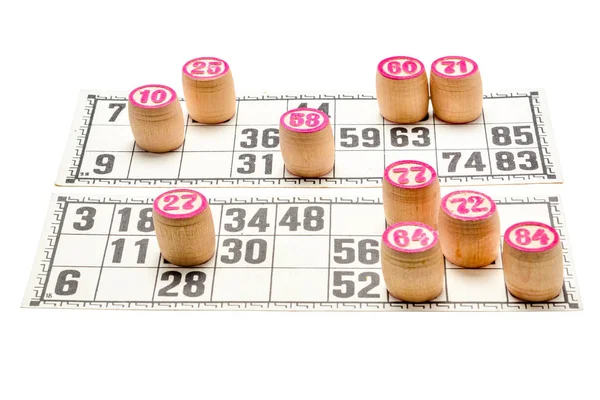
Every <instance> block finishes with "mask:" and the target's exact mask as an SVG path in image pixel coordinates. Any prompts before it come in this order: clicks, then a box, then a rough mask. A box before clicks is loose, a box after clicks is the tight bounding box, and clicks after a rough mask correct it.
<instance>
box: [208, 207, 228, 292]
mask: <svg viewBox="0 0 600 400" xmlns="http://www.w3.org/2000/svg"><path fill="white" fill-rule="evenodd" d="M224 208H225V207H221V212H220V213H219V229H218V232H217V238H216V240H217V244H218V243H220V242H221V226H222V225H223V209H224ZM218 259H219V246H217V248H216V250H215V265H214V267H213V280H212V282H211V285H210V301H212V299H213V295H214V293H215V281H216V280H217V260H218Z"/></svg>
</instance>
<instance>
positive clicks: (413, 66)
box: [377, 56, 425, 80]
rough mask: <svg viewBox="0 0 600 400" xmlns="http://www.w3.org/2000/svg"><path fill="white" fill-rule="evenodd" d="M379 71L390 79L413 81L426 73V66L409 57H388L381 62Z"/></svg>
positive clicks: (378, 66) (378, 67)
mask: <svg viewBox="0 0 600 400" xmlns="http://www.w3.org/2000/svg"><path fill="white" fill-rule="evenodd" d="M377 71H378V72H379V73H380V74H381V75H383V76H385V77H386V78H389V79H394V80H405V79H413V78H416V77H418V76H420V75H422V74H423V73H424V72H425V66H424V65H423V63H422V62H421V61H419V60H417V59H416V58H413V57H408V56H393V57H388V58H385V59H383V60H381V61H380V62H379V64H378V65H377Z"/></svg>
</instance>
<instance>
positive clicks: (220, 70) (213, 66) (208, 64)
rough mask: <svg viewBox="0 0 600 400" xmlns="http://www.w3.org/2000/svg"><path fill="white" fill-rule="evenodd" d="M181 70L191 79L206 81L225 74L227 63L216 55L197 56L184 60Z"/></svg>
mask: <svg viewBox="0 0 600 400" xmlns="http://www.w3.org/2000/svg"><path fill="white" fill-rule="evenodd" d="M182 71H183V73H184V74H185V75H186V76H188V77H189V78H191V79H194V80H199V81H208V80H212V79H217V78H220V77H222V76H223V75H225V74H227V71H229V64H227V62H226V61H225V60H221V59H220V58H217V57H198V58H194V59H192V60H190V61H188V62H186V63H185V64H184V65H183V68H182Z"/></svg>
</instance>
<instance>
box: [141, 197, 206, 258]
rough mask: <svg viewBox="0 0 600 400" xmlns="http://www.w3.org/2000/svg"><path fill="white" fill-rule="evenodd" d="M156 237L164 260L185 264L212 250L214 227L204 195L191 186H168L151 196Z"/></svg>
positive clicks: (202, 256)
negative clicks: (156, 194)
mask: <svg viewBox="0 0 600 400" xmlns="http://www.w3.org/2000/svg"><path fill="white" fill-rule="evenodd" d="M152 211H153V213H152V217H153V219H154V228H155V230H156V239H157V240H158V245H159V247H160V251H161V252H162V254H163V256H164V257H165V259H166V260H168V261H169V262H170V263H172V264H175V265H180V266H184V267H188V266H193V265H200V264H203V263H205V262H206V261H208V260H210V259H211V258H212V257H213V255H214V254H215V238H216V236H215V227H214V222H213V217H212V214H211V211H210V206H209V204H208V201H207V200H206V197H204V196H203V195H202V194H201V193H198V192H196V191H194V190H190V189H174V190H169V191H168V192H165V193H163V194H161V195H160V196H158V197H157V198H156V199H155V200H154V204H153V208H152Z"/></svg>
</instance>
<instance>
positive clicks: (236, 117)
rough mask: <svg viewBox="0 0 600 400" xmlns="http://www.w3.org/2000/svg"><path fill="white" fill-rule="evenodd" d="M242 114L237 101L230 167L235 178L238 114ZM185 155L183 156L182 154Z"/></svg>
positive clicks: (230, 175) (230, 173)
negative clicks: (234, 164) (234, 165)
mask: <svg viewBox="0 0 600 400" xmlns="http://www.w3.org/2000/svg"><path fill="white" fill-rule="evenodd" d="M239 114H240V102H239V101H238V102H237V107H236V109H235V128H234V129H235V130H234V131H233V149H232V155H231V167H230V168H229V177H230V178H233V163H234V158H235V157H233V155H234V154H235V142H236V138H237V123H238V116H239ZM182 157H183V156H182Z"/></svg>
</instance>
